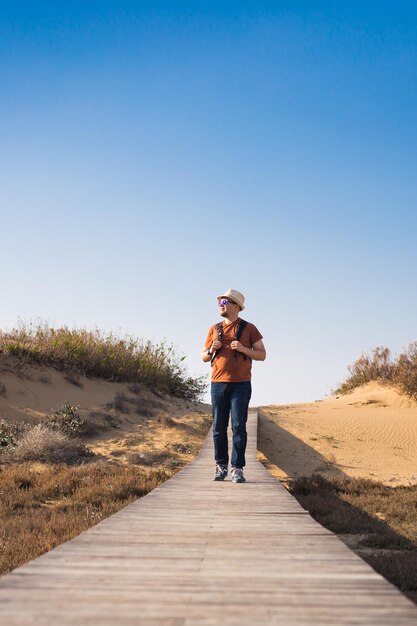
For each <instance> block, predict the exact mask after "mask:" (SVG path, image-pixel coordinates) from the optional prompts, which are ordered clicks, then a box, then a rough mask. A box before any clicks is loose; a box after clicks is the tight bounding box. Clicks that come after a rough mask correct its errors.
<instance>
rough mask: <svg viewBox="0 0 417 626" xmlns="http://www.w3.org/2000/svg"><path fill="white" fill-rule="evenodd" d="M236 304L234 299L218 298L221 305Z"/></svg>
mask: <svg viewBox="0 0 417 626" xmlns="http://www.w3.org/2000/svg"><path fill="white" fill-rule="evenodd" d="M229 302H230V304H236V302H233V300H218V304H219V306H226V305H227V304H229Z"/></svg>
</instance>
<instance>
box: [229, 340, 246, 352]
mask: <svg viewBox="0 0 417 626" xmlns="http://www.w3.org/2000/svg"><path fill="white" fill-rule="evenodd" d="M230 347H231V348H232V350H237V351H238V352H245V347H244V346H243V345H242V344H241V343H240V341H232V343H231V344H230Z"/></svg>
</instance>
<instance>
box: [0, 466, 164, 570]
mask: <svg viewBox="0 0 417 626" xmlns="http://www.w3.org/2000/svg"><path fill="white" fill-rule="evenodd" d="M172 474H173V471H172V470H171V471H168V470H164V469H161V468H158V469H145V468H140V467H135V466H121V465H110V464H100V463H92V464H89V465H87V466H79V467H71V468H68V467H66V466H65V465H55V466H53V467H44V468H43V471H42V472H41V473H36V472H35V471H33V469H32V467H31V465H29V464H23V465H15V466H10V467H5V468H3V469H2V470H1V471H0V493H1V500H0V574H4V573H6V572H9V571H10V570H12V569H14V568H15V567H17V566H18V565H21V564H23V563H25V562H26V561H29V560H30V559H33V558H35V557H36V556H39V555H40V554H42V553H44V552H46V551H48V550H50V549H51V548H53V547H55V546H57V545H59V544H61V543H63V542H64V541H67V540H68V539H71V538H73V537H75V536H77V535H79V534H80V533H81V532H82V531H84V530H86V529H87V528H89V527H90V526H94V525H95V524H97V523H98V522H99V521H100V520H102V519H104V518H105V517H108V516H109V515H111V514H113V513H115V512H116V511H118V510H119V509H121V508H123V507H124V506H126V505H127V504H129V503H130V502H132V501H133V500H135V499H136V498H138V497H141V496H143V495H145V494H147V493H148V492H149V491H151V490H152V489H154V488H155V487H157V486H158V485H160V484H161V483H163V482H164V481H165V480H167V479H168V478H170V477H171V476H172Z"/></svg>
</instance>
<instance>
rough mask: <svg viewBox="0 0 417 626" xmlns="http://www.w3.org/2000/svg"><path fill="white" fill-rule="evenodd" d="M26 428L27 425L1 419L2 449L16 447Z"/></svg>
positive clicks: (0, 437) (0, 444)
mask: <svg viewBox="0 0 417 626" xmlns="http://www.w3.org/2000/svg"><path fill="white" fill-rule="evenodd" d="M26 427H27V425H26V424H22V423H20V424H18V423H17V422H13V421H11V422H10V421H6V420H3V419H0V449H1V448H6V447H8V446H12V447H13V446H15V445H16V443H17V440H18V438H19V436H20V435H21V434H22V433H23V432H24V430H25V428H26Z"/></svg>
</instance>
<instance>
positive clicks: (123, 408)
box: [113, 391, 129, 413]
mask: <svg viewBox="0 0 417 626" xmlns="http://www.w3.org/2000/svg"><path fill="white" fill-rule="evenodd" d="M127 402H128V400H127V397H126V395H125V394H124V393H123V392H122V391H118V392H117V393H115V394H114V400H113V407H114V408H115V409H116V411H120V412H121V413H129V406H128V404H127Z"/></svg>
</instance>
